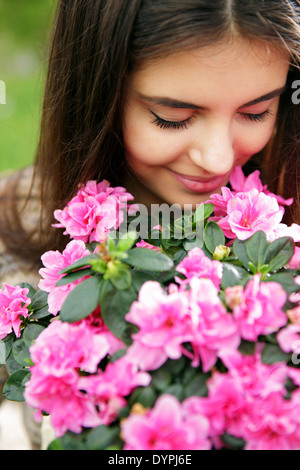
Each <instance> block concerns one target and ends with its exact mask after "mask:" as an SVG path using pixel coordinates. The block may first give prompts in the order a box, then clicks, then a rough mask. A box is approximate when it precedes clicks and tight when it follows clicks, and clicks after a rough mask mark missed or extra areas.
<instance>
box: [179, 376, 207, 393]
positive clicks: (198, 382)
mask: <svg viewBox="0 0 300 470" xmlns="http://www.w3.org/2000/svg"><path fill="white" fill-rule="evenodd" d="M209 376H210V374H204V373H203V372H201V373H198V374H196V375H195V376H194V377H193V379H192V380H191V381H190V382H189V383H188V384H187V385H186V386H185V387H184V396H185V398H187V397H191V396H198V397H204V396H207V393H208V389H207V385H206V381H207V379H208V378H209Z"/></svg>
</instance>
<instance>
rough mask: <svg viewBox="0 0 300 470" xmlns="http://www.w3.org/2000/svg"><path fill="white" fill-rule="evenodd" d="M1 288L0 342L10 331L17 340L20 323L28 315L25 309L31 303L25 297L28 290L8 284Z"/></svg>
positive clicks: (19, 334) (19, 333)
mask: <svg viewBox="0 0 300 470" xmlns="http://www.w3.org/2000/svg"><path fill="white" fill-rule="evenodd" d="M3 286H4V289H0V340H1V339H3V338H5V337H6V336H7V335H9V334H10V333H11V332H12V331H13V332H14V333H15V335H16V337H17V338H19V337H20V336H21V331H20V327H21V324H22V321H23V319H24V318H26V317H28V315H29V312H28V309H27V307H28V305H29V304H30V303H31V299H30V298H29V297H27V294H28V292H29V289H27V288H22V287H20V286H16V287H14V286H11V285H10V284H3Z"/></svg>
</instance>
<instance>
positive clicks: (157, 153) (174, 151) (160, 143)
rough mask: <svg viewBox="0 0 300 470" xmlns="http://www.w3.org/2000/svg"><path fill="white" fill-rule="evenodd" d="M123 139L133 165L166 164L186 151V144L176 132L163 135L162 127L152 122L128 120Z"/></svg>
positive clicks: (127, 154) (126, 152)
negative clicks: (179, 140) (181, 141)
mask: <svg viewBox="0 0 300 470" xmlns="http://www.w3.org/2000/svg"><path fill="white" fill-rule="evenodd" d="M165 134H167V133H165ZM123 140H124V146H125V156H126V160H127V161H128V163H129V164H131V165H132V166H133V165H147V166H164V165H167V164H168V163H170V162H172V161H173V160H176V159H177V158H178V157H179V156H180V155H181V154H182V152H183V151H184V145H182V143H180V142H178V139H176V136H175V135H174V134H173V136H172V135H169V136H167V135H163V132H162V131H161V129H159V128H157V129H156V127H155V126H154V125H153V124H152V123H151V122H150V123H149V124H145V125H143V124H142V123H140V125H139V126H138V125H136V124H134V123H133V124H131V123H130V122H128V123H127V124H125V125H124V128H123Z"/></svg>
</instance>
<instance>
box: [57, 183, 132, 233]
mask: <svg viewBox="0 0 300 470" xmlns="http://www.w3.org/2000/svg"><path fill="white" fill-rule="evenodd" d="M132 199H133V196H132V195H131V194H130V193H128V192H127V191H126V190H125V189H124V188H122V187H115V188H112V187H111V186H110V184H109V182H108V181H106V180H104V181H102V182H101V183H97V182H96V181H88V182H87V184H86V185H85V186H82V187H81V188H80V189H79V190H78V192H77V194H76V196H75V197H74V198H72V199H71V201H70V202H69V203H68V204H67V206H66V207H65V208H64V209H57V210H56V211H54V217H55V219H56V220H57V221H58V222H59V223H58V224H55V225H54V226H55V227H58V228H65V233H66V234H69V235H70V236H71V237H72V238H73V239H74V240H82V241H84V242H87V241H90V242H92V241H98V242H102V241H103V240H105V239H106V237H107V234H108V232H109V231H110V230H111V229H118V227H119V226H120V224H121V223H122V221H123V217H124V213H123V211H122V210H123V209H126V210H128V211H129V212H132V211H135V209H136V207H135V206H129V204H128V202H129V201H131V200H132Z"/></svg>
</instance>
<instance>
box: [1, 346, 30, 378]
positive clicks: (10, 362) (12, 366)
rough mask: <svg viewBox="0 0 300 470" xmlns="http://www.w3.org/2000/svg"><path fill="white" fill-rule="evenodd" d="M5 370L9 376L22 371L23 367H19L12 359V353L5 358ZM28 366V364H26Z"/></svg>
mask: <svg viewBox="0 0 300 470" xmlns="http://www.w3.org/2000/svg"><path fill="white" fill-rule="evenodd" d="M5 364H6V368H7V370H8V372H9V373H10V374H13V373H14V372H16V371H17V370H20V369H23V367H24V366H21V365H20V364H19V363H18V362H17V361H16V360H15V358H14V356H13V353H12V351H11V353H10V354H9V355H8V356H7V358H6V363H5ZM27 365H28V364H27Z"/></svg>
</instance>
